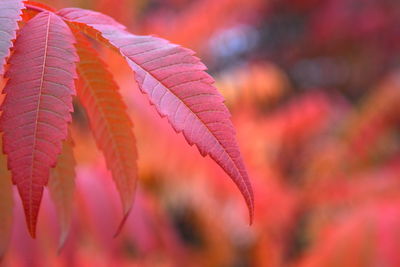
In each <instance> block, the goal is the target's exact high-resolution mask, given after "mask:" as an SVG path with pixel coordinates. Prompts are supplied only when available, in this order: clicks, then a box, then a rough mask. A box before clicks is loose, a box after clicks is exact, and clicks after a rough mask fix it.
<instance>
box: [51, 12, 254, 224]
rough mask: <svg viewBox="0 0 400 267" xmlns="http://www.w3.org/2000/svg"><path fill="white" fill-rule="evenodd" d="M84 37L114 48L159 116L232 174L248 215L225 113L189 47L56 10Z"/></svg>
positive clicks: (90, 15)
mask: <svg viewBox="0 0 400 267" xmlns="http://www.w3.org/2000/svg"><path fill="white" fill-rule="evenodd" d="M58 14H59V15H61V16H62V17H64V18H65V19H67V20H68V21H69V22H70V23H71V24H73V25H75V26H76V27H78V28H80V29H81V30H82V31H84V32H85V33H86V34H88V35H89V36H91V37H93V38H96V39H97V40H100V41H102V42H104V43H106V44H107V45H109V46H111V47H114V48H115V49H116V50H117V51H119V52H120V53H121V55H122V56H124V57H125V59H126V60H127V62H128V64H129V66H130V67H131V68H132V70H133V71H134V72H135V77H136V81H137V83H138V85H139V87H140V89H141V91H142V92H143V93H145V94H146V95H147V96H148V98H149V100H150V103H151V104H153V105H154V106H155V107H156V109H157V111H158V112H159V113H160V115H161V116H167V118H168V120H169V122H170V124H171V125H172V126H173V128H174V129H175V130H176V131H177V132H182V133H183V135H184V136H185V138H186V140H187V142H188V143H189V144H191V145H192V144H196V146H197V147H198V149H199V151H200V153H201V154H202V155H203V156H205V155H210V156H211V158H212V159H214V160H215V161H216V162H217V163H218V164H219V165H220V166H221V167H222V168H223V169H224V171H225V172H226V173H227V174H228V175H229V176H230V177H231V178H232V179H233V181H234V182H235V183H236V184H237V186H238V188H239V189H240V191H241V192H242V194H243V196H244V198H245V200H246V203H247V206H248V208H249V212H250V221H251V220H252V215H253V202H254V201H253V192H252V188H251V185H250V182H249V179H248V175H247V171H246V168H245V166H244V163H243V160H242V157H241V154H240V151H239V148H238V145H237V141H236V137H235V130H234V128H233V125H232V122H231V121H230V113H229V111H228V109H227V108H226V106H225V105H224V104H223V97H222V96H221V95H220V94H219V93H218V91H217V90H216V88H215V87H214V86H213V85H212V84H213V83H214V80H213V79H212V77H211V76H209V75H208V74H207V73H206V72H205V70H206V67H205V66H204V65H203V64H202V63H201V62H200V60H199V59H198V58H197V57H195V56H193V54H194V52H193V51H191V50H189V49H185V48H182V47H180V46H178V45H174V44H171V43H169V42H168V41H166V40H164V39H161V38H156V37H152V36H137V35H133V34H131V33H129V32H127V31H125V30H124V26H122V25H120V24H118V23H117V22H115V21H114V20H113V19H111V18H109V17H108V16H106V15H102V14H100V13H97V12H93V11H89V10H84V9H77V8H66V9H62V10H60V11H59V12H58Z"/></svg>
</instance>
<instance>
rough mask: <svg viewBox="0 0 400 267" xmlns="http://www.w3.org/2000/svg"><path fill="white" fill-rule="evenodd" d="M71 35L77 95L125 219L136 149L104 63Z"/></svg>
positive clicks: (78, 36)
mask: <svg viewBox="0 0 400 267" xmlns="http://www.w3.org/2000/svg"><path fill="white" fill-rule="evenodd" d="M75 37H76V39H77V41H78V43H77V45H76V48H77V52H78V55H79V57H80V62H79V63H78V65H77V66H78V73H79V76H80V79H81V81H82V83H83V84H82V86H80V87H78V98H79V100H80V101H81V103H82V105H83V106H84V107H85V109H86V111H87V115H88V117H89V122H90V126H91V129H92V132H93V134H94V137H95V139H96V143H97V146H98V147H99V148H100V150H101V151H102V152H103V153H104V157H105V159H106V163H107V167H108V169H110V170H111V172H112V175H113V178H114V182H115V184H116V186H117V189H118V191H119V193H120V197H121V201H122V205H123V209H124V220H125V219H126V217H127V215H128V214H129V211H130V209H131V207H132V201H133V196H134V193H135V188H136V181H137V164H136V160H137V151H136V141H135V136H134V134H133V131H132V122H131V120H130V118H129V116H128V114H127V112H126V107H125V104H124V103H123V101H122V98H121V96H120V94H119V92H118V85H117V84H116V83H115V81H114V80H113V77H112V75H111V74H110V73H109V71H108V70H107V66H106V65H105V63H104V62H102V61H101V60H100V58H99V56H98V54H97V52H96V51H95V50H94V49H93V48H92V47H91V45H90V43H89V42H88V41H87V40H86V39H85V38H86V37H84V36H83V35H82V34H80V33H75ZM124 220H123V221H122V223H121V225H120V227H119V230H120V228H121V227H122V224H123V222H124ZM119 230H118V231H119ZM117 233H118V232H117Z"/></svg>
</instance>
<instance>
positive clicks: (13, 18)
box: [0, 0, 24, 75]
mask: <svg viewBox="0 0 400 267" xmlns="http://www.w3.org/2000/svg"><path fill="white" fill-rule="evenodd" d="M22 8H24V5H23V4H22V1H21V0H1V1H0V37H1V42H0V64H1V65H0V75H3V73H4V64H5V63H6V58H7V57H8V56H9V55H10V48H11V47H12V41H13V40H14V39H15V36H16V32H17V29H18V21H19V20H21V14H22V12H21V9H22Z"/></svg>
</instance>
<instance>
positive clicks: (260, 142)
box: [3, 0, 400, 267]
mask: <svg viewBox="0 0 400 267" xmlns="http://www.w3.org/2000/svg"><path fill="white" fill-rule="evenodd" d="M42 2H43V3H47V4H50V5H51V6H53V7H56V8H62V7H70V6H77V7H83V8H90V9H94V10H97V11H101V12H104V13H106V14H108V15H111V16H113V17H114V18H116V19H117V20H118V21H120V22H121V23H124V24H126V25H128V27H129V29H130V30H131V31H132V32H134V33H137V34H155V35H158V36H161V37H164V38H167V39H169V40H170V41H172V42H174V43H177V44H180V45H183V46H186V47H189V48H191V49H194V50H195V51H196V52H197V53H198V55H199V56H200V57H201V58H202V60H203V61H204V62H205V64H206V65H207V66H208V67H209V72H210V73H211V74H212V75H213V76H214V77H215V79H216V81H217V87H218V89H219V90H220V91H221V92H222V93H223V95H224V96H225V97H226V104H227V105H228V107H229V109H230V111H231V112H232V119H233V122H234V125H235V127H236V129H237V134H238V139H239V145H240V147H241V150H242V153H243V156H244V159H245V162H246V165H247V168H248V171H249V175H250V179H251V181H252V184H253V187H254V191H255V220H254V223H253V225H252V226H248V222H247V214H246V208H245V204H244V202H243V200H242V198H241V196H240V194H239V192H238V190H237V189H236V188H235V187H234V185H233V183H232V182H231V181H230V180H229V179H228V177H227V176H226V174H224V173H223V172H222V171H221V170H220V169H219V168H218V166H217V165H216V164H215V163H213V162H212V161H211V160H210V159H209V158H202V157H201V156H200V155H199V154H198V152H197V150H196V149H195V148H193V147H189V146H187V144H186V143H185V140H184V138H183V137H182V135H176V134H175V132H174V131H173V130H172V129H171V128H170V126H169V125H168V123H167V121H166V120H165V119H161V118H159V116H158V115H157V114H156V113H155V112H154V111H153V109H152V108H151V107H150V106H149V105H148V101H147V100H146V99H145V97H144V96H142V95H141V94H140V93H139V90H136V85H135V82H134V79H133V77H132V75H131V73H130V70H129V69H128V67H127V66H126V65H125V63H123V61H122V59H121V58H119V57H118V56H117V55H116V54H115V53H114V52H109V51H106V50H104V51H103V50H101V51H102V56H103V59H105V61H106V62H107V63H108V64H109V65H110V68H111V70H112V72H113V73H116V80H117V82H118V83H119V85H120V86H121V92H122V94H123V95H124V97H125V99H126V101H127V105H128V108H129V113H130V115H131V117H132V119H133V121H134V124H135V134H136V138H137V145H138V150H139V153H138V154H139V155H140V156H139V169H140V181H139V188H138V191H137V194H136V199H135V203H134V208H133V210H132V212H131V215H130V217H129V219H128V221H127V223H126V226H125V228H124V230H123V231H122V233H121V234H120V236H118V237H117V238H115V239H113V238H112V237H113V234H114V232H115V230H116V227H117V226H118V223H119V220H120V219H121V216H122V214H121V213H120V204H119V202H118V196H117V193H116V190H115V186H114V185H113V184H112V180H111V177H110V173H109V172H108V171H107V169H106V167H105V163H104V159H103V158H102V156H101V154H100V152H99V151H98V150H97V148H96V146H95V144H94V142H93V138H92V136H91V134H90V132H89V131H88V125H87V120H86V117H85V114H84V111H83V109H82V108H81V107H80V106H79V105H76V107H75V113H74V119H75V122H76V123H75V125H74V127H73V136H74V139H75V143H76V146H75V151H74V152H75V156H76V158H77V162H78V168H77V181H76V182H77V192H76V195H75V197H76V201H75V203H74V214H73V223H72V228H71V234H70V237H69V239H68V240H67V242H66V245H65V248H64V250H63V251H62V252H61V254H59V255H58V254H57V242H58V240H57V238H58V232H59V229H58V228H57V227H58V226H57V218H56V216H55V212H54V207H53V206H52V204H51V203H50V201H49V197H48V195H45V199H44V203H43V208H42V210H41V213H40V218H39V220H40V223H39V228H38V239H37V240H31V239H30V238H29V237H28V234H27V232H26V231H25V229H24V228H25V226H24V225H23V223H24V220H23V218H22V217H23V214H22V209H21V207H20V206H18V205H20V204H19V202H17V204H16V205H17V209H16V210H17V211H16V212H15V213H16V218H15V220H14V221H15V224H14V229H13V239H12V244H11V247H10V249H9V251H8V253H7V255H6V257H5V259H4V261H3V264H4V265H5V266H301V267H308V266H324V267H325V266H349V267H356V266H399V265H400V256H399V255H400V254H399V253H398V251H399V250H400V241H399V237H400V131H399V121H400V69H399V67H400V30H399V29H400V28H399V25H400V3H398V1H391V0H326V1H318V0H295V1H293V0H292V1H289V0H282V1H273V0H267V1H266V0H246V1H244V0H195V1H189V0H164V1H161V0H121V1H113V0H90V1H83V0H57V1H42ZM116 2H117V3H116ZM99 49H101V48H100V47H99ZM132 87H135V90H132Z"/></svg>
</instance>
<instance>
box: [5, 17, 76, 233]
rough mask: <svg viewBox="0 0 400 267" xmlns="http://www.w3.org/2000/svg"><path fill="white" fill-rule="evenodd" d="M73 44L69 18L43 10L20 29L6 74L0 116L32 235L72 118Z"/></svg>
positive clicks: (6, 146) (6, 145)
mask: <svg viewBox="0 0 400 267" xmlns="http://www.w3.org/2000/svg"><path fill="white" fill-rule="evenodd" d="M73 43H74V37H73V35H72V33H71V31H70V29H69V27H68V26H67V25H66V24H65V22H64V21H63V20H62V19H61V18H59V17H58V16H57V15H55V14H53V13H49V12H42V13H40V14H38V15H37V16H36V17H34V18H33V19H31V20H30V21H28V22H27V23H26V25H25V26H24V27H23V28H22V29H21V31H20V33H19V35H18V37H17V40H16V42H15V53H14V54H13V56H12V57H11V58H10V69H9V70H8V72H7V73H6V77H8V78H9V80H8V82H7V84H6V86H5V88H4V91H3V93H5V94H6V96H5V100H4V102H3V104H2V106H1V110H2V111H3V113H2V115H1V118H0V128H1V131H2V132H4V135H3V149H4V152H5V153H6V154H7V155H8V168H9V169H10V170H11V174H12V179H13V183H14V184H16V185H17V187H18V191H19V194H20V196H21V199H22V202H23V206H24V211H25V216H26V222H27V226H28V230H29V232H30V234H31V235H32V237H35V231H36V222H37V215H38V212H39V207H40V202H41V199H42V193H43V186H44V185H46V184H47V181H48V177H49V171H50V168H51V167H53V166H54V165H55V163H56V160H57V156H58V154H59V153H60V152H61V146H62V141H63V140H65V138H66V136H67V124H68V122H70V121H71V114H70V112H72V110H73V107H72V95H73V94H74V92H75V89H74V79H75V77H76V73H75V61H76V59H77V56H76V53H75V50H74V46H73Z"/></svg>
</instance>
